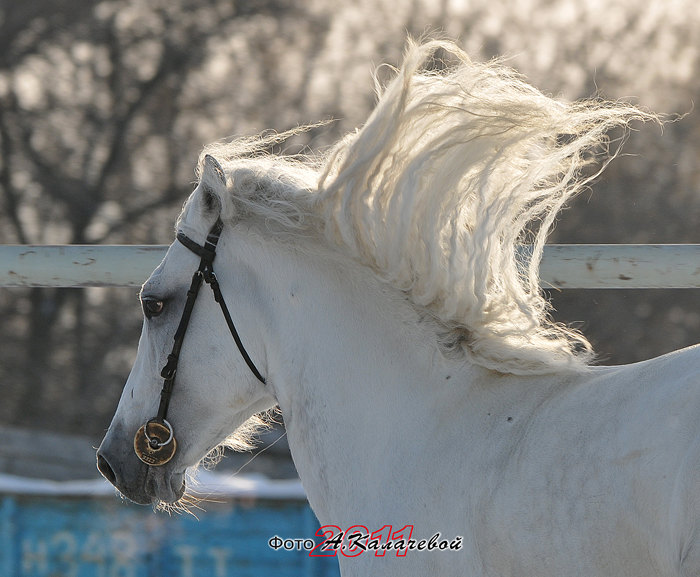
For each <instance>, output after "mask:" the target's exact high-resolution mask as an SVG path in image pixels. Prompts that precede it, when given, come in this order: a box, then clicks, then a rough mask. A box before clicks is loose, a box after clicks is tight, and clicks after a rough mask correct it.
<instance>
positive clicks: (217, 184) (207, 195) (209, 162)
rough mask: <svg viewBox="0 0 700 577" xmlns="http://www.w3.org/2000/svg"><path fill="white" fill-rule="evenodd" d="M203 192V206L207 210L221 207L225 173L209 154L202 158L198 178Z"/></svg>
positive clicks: (224, 189) (224, 187)
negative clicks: (200, 171)
mask: <svg viewBox="0 0 700 577" xmlns="http://www.w3.org/2000/svg"><path fill="white" fill-rule="evenodd" d="M200 183H201V184H202V191H203V192H204V204H205V206H206V207H207V209H209V210H213V209H214V208H216V207H219V206H220V205H221V200H220V199H221V198H222V196H223V194H224V193H225V191H226V173H225V172H224V169H223V168H222V167H221V165H220V164H219V162H218V161H217V160H216V159H215V158H214V157H213V156H211V155H210V154H207V155H205V156H204V165H203V167H202V175H201V178H200Z"/></svg>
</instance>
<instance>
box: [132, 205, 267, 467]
mask: <svg viewBox="0 0 700 577" xmlns="http://www.w3.org/2000/svg"><path fill="white" fill-rule="evenodd" d="M223 226H224V224H223V222H222V221H221V218H218V219H217V220H216V222H215V223H214V226H212V228H211V230H210V231H209V234H208V235H207V239H206V241H205V242H204V245H199V244H197V243H196V242H194V241H193V240H192V239H191V238H189V237H188V236H187V235H185V233H183V232H178V233H177V240H178V241H179V242H180V243H182V244H183V245H184V246H185V247H187V248H188V249H189V250H191V251H192V252H193V253H195V254H196V255H197V256H199V257H200V258H201V260H200V262H199V268H198V269H197V270H196V271H195V273H194V274H193V275H192V282H191V284H190V288H189V290H188V291H187V300H186V301H185V308H184V310H183V311H182V317H180V323H179V324H178V327H177V330H176V331H175V336H174V337H173V340H174V343H173V348H172V351H171V352H170V354H169V355H168V360H167V362H166V364H165V366H164V367H163V370H162V371H161V373H160V375H161V377H163V388H162V389H161V392H160V405H159V406H158V413H157V414H156V416H155V417H154V418H152V419H150V420H149V421H148V422H147V423H146V424H145V425H143V426H142V427H141V428H140V429H139V430H138V431H137V432H136V436H135V437H134V451H135V452H136V455H137V456H138V458H139V459H141V461H143V462H144V463H146V464H147V465H152V466H160V465H164V464H165V463H167V462H168V461H170V460H171V459H172V458H173V456H174V455H175V451H176V450H177V441H176V440H175V434H174V432H173V427H172V425H171V424H170V423H169V422H168V421H167V419H166V417H167V415H168V406H169V404H170V397H171V396H172V392H173V386H174V384H175V375H176V373H177V365H178V362H179V359H180V351H181V350H182V343H183V342H184V340H185V333H186V332H187V327H188V325H189V322H190V317H191V316H192V310H193V309H194V303H195V301H196V300H197V295H198V294H199V289H200V288H201V286H202V281H204V282H205V283H207V284H208V285H209V286H210V287H211V289H212V292H213V293H214V300H215V301H216V302H217V303H219V306H220V307H221V312H222V313H223V315H224V319H225V320H226V324H227V325H228V328H229V331H230V332H231V336H232V337H233V340H234V341H235V343H236V346H237V347H238V350H239V351H240V353H241V356H242V357H243V360H244V361H245V362H246V364H247V365H248V368H249V369H250V370H251V372H252V373H253V375H255V378H257V379H258V380H259V381H260V382H261V383H263V384H265V378H264V377H263V376H262V374H261V373H260V371H259V370H258V368H257V367H256V366H255V363H253V361H252V359H251V358H250V355H249V354H248V351H246V349H245V347H244V346H243V342H242V341H241V337H240V335H239V334H238V331H237V330H236V326H235V325H234V323H233V319H232V318H231V313H229V310H228V307H227V306H226V301H224V297H223V295H222V294H221V288H220V286H219V281H218V280H217V278H216V275H215V274H214V258H215V257H216V245H217V243H218V242H219V237H220V236H221V230H222V229H223Z"/></svg>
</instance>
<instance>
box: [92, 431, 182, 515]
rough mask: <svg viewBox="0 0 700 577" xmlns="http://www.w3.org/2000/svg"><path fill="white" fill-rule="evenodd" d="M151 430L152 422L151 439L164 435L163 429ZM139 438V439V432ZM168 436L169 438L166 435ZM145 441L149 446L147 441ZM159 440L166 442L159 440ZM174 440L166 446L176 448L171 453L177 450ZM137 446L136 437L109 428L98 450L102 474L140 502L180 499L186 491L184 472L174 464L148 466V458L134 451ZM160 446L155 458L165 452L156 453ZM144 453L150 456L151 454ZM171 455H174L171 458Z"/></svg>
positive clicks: (125, 494)
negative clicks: (140, 456) (120, 433)
mask: <svg viewBox="0 0 700 577" xmlns="http://www.w3.org/2000/svg"><path fill="white" fill-rule="evenodd" d="M144 427H145V425H144ZM144 427H142V429H143V428H144ZM151 429H152V425H151V426H149V437H150V438H151V439H158V436H157V434H161V435H162V432H161V431H157V432H156V431H154V430H151ZM122 437H124V438H122ZM136 438H139V435H138V434H137V436H136ZM165 439H167V437H164V440H165ZM144 442H145V443H146V444H147V445H148V447H150V444H149V443H148V441H144ZM158 442H163V441H161V440H159V441H158ZM174 442H175V440H174V439H172V441H171V442H170V443H168V444H167V445H164V446H165V447H166V450H167V451H170V448H173V449H172V452H173V453H174V452H175V451H174ZM134 445H135V440H132V439H131V438H127V437H126V436H125V435H117V434H113V432H112V431H109V432H108V433H107V435H106V436H105V438H104V440H103V441H102V444H101V445H100V448H99V449H98V450H97V469H98V470H99V471H100V473H101V474H102V476H103V477H104V478H105V479H107V480H108V481H109V482H110V483H111V484H112V485H114V486H115V487H116V488H117V490H118V491H119V492H120V493H121V494H122V495H124V497H126V498H127V499H129V500H130V501H133V502H134V503H138V504H140V505H151V504H158V503H161V502H165V503H175V502H177V501H179V500H180V498H181V497H182V496H183V494H184V493H185V482H184V474H176V473H174V472H173V470H172V467H165V466H149V465H147V464H146V462H145V461H142V460H141V459H140V458H137V455H136V454H135V453H134ZM159 449H160V448H156V455H155V457H154V459H155V460H158V459H160V458H162V455H158V454H157V451H158V450H159ZM145 450H146V451H148V450H149V449H145ZM144 454H145V455H146V458H148V453H144ZM171 458H172V455H170V457H169V458H168V461H170V460H171ZM164 464H165V462H164V463H162V465H164Z"/></svg>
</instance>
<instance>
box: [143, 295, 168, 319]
mask: <svg viewBox="0 0 700 577" xmlns="http://www.w3.org/2000/svg"><path fill="white" fill-rule="evenodd" d="M141 307H142V308H143V314H144V315H146V318H147V319H152V318H153V317H157V316H158V315H159V314H160V313H162V312H163V309H164V308H165V304H164V303H163V301H159V300H158V299H154V298H149V297H146V298H142V299H141Z"/></svg>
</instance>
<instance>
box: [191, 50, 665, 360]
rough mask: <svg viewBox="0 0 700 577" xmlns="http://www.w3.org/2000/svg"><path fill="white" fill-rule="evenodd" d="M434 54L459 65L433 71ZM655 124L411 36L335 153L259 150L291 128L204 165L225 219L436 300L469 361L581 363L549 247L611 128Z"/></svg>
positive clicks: (605, 147) (445, 335) (583, 344)
mask: <svg viewBox="0 0 700 577" xmlns="http://www.w3.org/2000/svg"><path fill="white" fill-rule="evenodd" d="M438 51H442V52H441V53H442V54H443V55H444V56H445V57H449V58H450V59H451V64H450V65H449V66H446V65H445V63H444V62H443V61H442V60H441V61H440V62H439V66H435V63H436V59H435V55H436V53H437V52H438ZM652 118H653V116H652V115H650V114H647V113H644V112H641V111H640V110H638V109H637V108H635V107H633V106H630V105H626V104H621V103H614V104H613V103H603V102H598V101H589V102H577V103H563V102H560V101H557V100H554V99H552V98H550V97H547V96H545V95H543V94H542V93H541V92H539V91H537V90H536V89H534V88H532V87H531V86H530V85H528V84H526V83H525V82H524V81H523V80H522V79H521V78H520V77H519V76H518V75H517V74H516V73H514V72H513V71H512V70H511V69H509V68H507V67H505V66H503V65H502V64H500V63H498V62H492V63H488V64H483V63H474V62H472V61H471V60H469V58H468V57H467V56H466V54H464V53H463V52H462V51H461V50H460V49H459V48H457V47H456V46H455V45H453V44H450V43H446V42H429V43H426V44H424V45H414V44H411V45H410V46H409V49H408V51H407V53H406V56H405V59H404V63H403V65H402V67H401V68H400V69H399V70H398V71H397V72H396V76H395V78H394V80H393V81H392V82H391V83H389V84H388V86H387V87H386V89H385V90H384V92H383V94H381V96H380V99H379V102H378V104H377V106H376V108H375V110H374V112H373V113H372V115H371V116H370V118H369V119H368V121H367V123H366V124H365V125H364V126H363V127H362V128H361V129H360V130H359V131H357V132H355V133H353V134H351V135H349V136H348V137H346V138H345V139H344V140H342V141H341V142H340V143H338V144H337V145H336V146H335V147H334V148H333V149H332V150H331V151H330V152H329V153H328V154H327V155H326V156H325V157H323V158H321V157H315V158H308V157H306V158H302V157H286V156H281V155H273V154H264V153H262V151H263V150H265V149H267V148H269V147H270V145H271V144H274V143H276V142H281V141H282V140H284V139H286V138H288V137H289V136H290V133H283V134H280V135H277V134H271V135H269V134H268V135H263V136H261V137H256V138H251V139H242V140H237V141H234V142H231V143H219V144H214V145H210V146H208V147H207V148H206V149H205V150H204V151H203V153H202V157H201V159H203V158H204V155H205V154H211V155H213V156H214V157H215V158H217V160H219V162H221V164H222V165H223V167H224V169H225V172H226V176H227V185H228V186H227V191H226V193H225V194H223V195H222V197H221V199H220V200H221V206H222V217H223V218H224V219H225V220H236V219H241V218H245V217H246V216H250V215H254V216H258V217H262V218H263V219H264V220H265V221H266V222H276V223H278V224H280V225H281V226H282V228H283V229H285V230H286V231H287V232H291V233H292V234H294V231H301V230H303V231H304V232H305V233H306V232H308V230H315V231H316V232H317V233H320V234H322V235H323V236H324V237H325V239H326V240H327V241H328V242H330V243H331V244H332V245H334V246H335V247H340V248H341V250H343V251H344V252H346V253H347V254H348V255H349V256H350V257H352V258H354V259H356V260H359V261H360V262H362V263H363V264H366V265H367V266H369V267H371V268H372V269H373V270H374V271H375V272H376V273H377V274H378V275H380V276H381V277H382V278H383V279H385V280H386V281H387V282H389V283H391V284H392V285H394V286H395V287H397V288H398V289H400V290H402V291H405V292H406V293H407V294H408V295H409V296H410V298H411V299H412V301H413V302H414V303H415V304H416V305H417V306H419V307H421V308H424V309H426V310H428V311H429V312H430V313H431V315H432V316H433V317H434V318H435V319H436V320H437V321H439V323H440V324H441V325H442V326H444V327H447V328H448V330H447V331H439V334H440V335H442V336H440V337H439V338H440V339H442V340H445V341H446V342H449V343H460V346H461V347H463V348H464V351H465V352H467V353H468V354H469V355H470V357H471V358H472V359H473V360H474V362H476V363H478V364H481V365H483V366H486V367H488V368H492V369H494V370H499V371H502V372H509V373H516V374H533V373H534V374H536V373H545V372H551V371H555V370H564V369H570V370H583V369H584V368H585V367H586V366H587V365H588V363H589V362H590V360H591V358H592V350H591V347H590V345H589V343H588V341H587V340H586V339H585V338H584V337H583V336H582V335H581V334H579V333H578V332H576V331H573V330H570V329H568V328H567V327H564V326H562V325H559V324H556V323H554V322H553V321H552V320H551V318H550V316H549V311H548V303H547V301H546V299H545V298H544V296H543V294H542V292H541V290H540V288H539V274H538V269H539V262H540V259H541V254H542V248H543V245H544V243H545V240H546V236H547V234H548V232H549V230H550V228H551V226H552V224H553V222H554V218H555V216H556V214H557V213H558V211H559V210H560V209H561V208H562V206H563V205H564V203H566V201H568V200H569V199H570V198H571V197H572V196H573V195H575V194H576V193H577V192H579V191H580V190H581V189H582V188H584V187H585V186H586V185H587V184H588V183H589V182H590V180H591V179H592V178H593V177H594V176H596V175H597V174H598V173H599V172H600V170H602V169H599V170H593V171H591V170H587V171H584V168H585V167H586V166H587V165H588V164H590V162H591V159H597V160H601V161H602V166H603V167H604V166H605V164H606V163H607V161H609V159H611V158H612V157H614V155H615V153H616V150H612V151H611V150H610V149H609V140H608V137H607V134H608V133H609V132H610V130H611V129H613V128H618V127H622V128H626V127H627V126H628V124H629V122H630V121H632V120H649V119H652ZM299 130H303V128H302V129H297V130H295V131H291V134H294V133H296V132H298V131H299ZM621 140H622V139H620V140H619V141H618V144H619V142H621ZM201 159H200V166H201V163H202V160H201ZM522 244H530V245H532V251H531V252H532V258H531V259H530V260H529V261H527V262H525V261H523V260H522V258H523V257H522V254H523V253H522V251H519V250H518V247H519V246H521V245H522Z"/></svg>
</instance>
